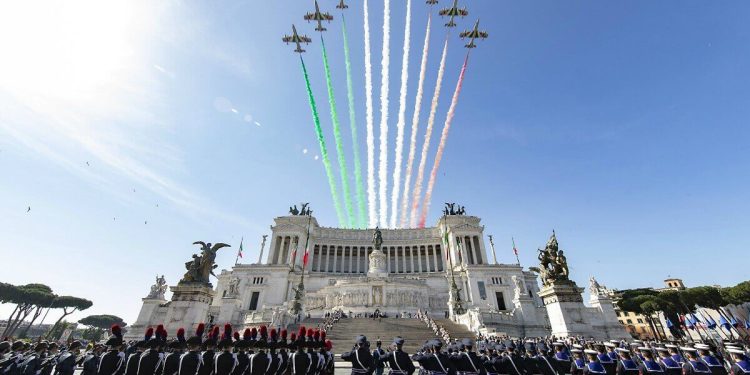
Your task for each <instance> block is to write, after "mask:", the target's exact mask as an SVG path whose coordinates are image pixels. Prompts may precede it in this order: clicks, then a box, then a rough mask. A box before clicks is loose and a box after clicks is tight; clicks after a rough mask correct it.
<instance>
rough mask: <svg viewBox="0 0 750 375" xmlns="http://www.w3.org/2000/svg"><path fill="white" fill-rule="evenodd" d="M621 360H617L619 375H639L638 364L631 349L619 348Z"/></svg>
mask: <svg viewBox="0 0 750 375" xmlns="http://www.w3.org/2000/svg"><path fill="white" fill-rule="evenodd" d="M617 354H618V355H619V356H620V360H618V361H617V371H616V373H617V375H639V373H640V370H639V369H638V364H637V363H635V361H634V360H633V358H631V357H630V350H627V349H625V348H617Z"/></svg>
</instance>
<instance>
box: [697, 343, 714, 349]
mask: <svg viewBox="0 0 750 375" xmlns="http://www.w3.org/2000/svg"><path fill="white" fill-rule="evenodd" d="M693 346H694V347H695V348H696V349H698V350H711V347H710V346H708V345H706V344H695V345H693Z"/></svg>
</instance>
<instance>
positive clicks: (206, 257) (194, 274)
mask: <svg viewBox="0 0 750 375" xmlns="http://www.w3.org/2000/svg"><path fill="white" fill-rule="evenodd" d="M193 245H201V255H198V254H193V260H192V261H190V262H187V263H185V268H186V269H187V272H186V273H185V275H184V276H183V277H182V280H180V282H179V284H184V283H202V284H210V280H209V277H210V276H211V275H213V276H214V277H215V276H216V275H215V274H214V268H216V264H215V261H216V252H217V251H219V249H221V248H222V247H230V246H229V245H227V244H225V243H217V244H215V245H211V243H210V242H209V243H205V242H203V241H196V242H194V243H193Z"/></svg>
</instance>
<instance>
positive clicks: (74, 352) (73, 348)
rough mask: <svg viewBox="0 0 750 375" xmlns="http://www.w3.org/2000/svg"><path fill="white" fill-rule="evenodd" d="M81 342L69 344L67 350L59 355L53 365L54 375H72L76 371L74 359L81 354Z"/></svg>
mask: <svg viewBox="0 0 750 375" xmlns="http://www.w3.org/2000/svg"><path fill="white" fill-rule="evenodd" d="M81 346H82V345H81V342H80V341H78V340H75V341H73V342H71V343H70V346H68V350H66V351H64V352H63V353H62V354H60V357H59V358H58V360H57V365H55V375H73V373H74V372H75V370H76V358H78V355H79V354H81Z"/></svg>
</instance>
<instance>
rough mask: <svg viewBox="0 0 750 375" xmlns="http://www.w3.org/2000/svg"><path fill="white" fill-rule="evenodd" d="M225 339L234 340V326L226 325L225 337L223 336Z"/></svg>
mask: <svg viewBox="0 0 750 375" xmlns="http://www.w3.org/2000/svg"><path fill="white" fill-rule="evenodd" d="M222 338H223V339H225V340H227V339H231V338H232V325H231V324H229V323H227V324H224V335H223V336H222Z"/></svg>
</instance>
